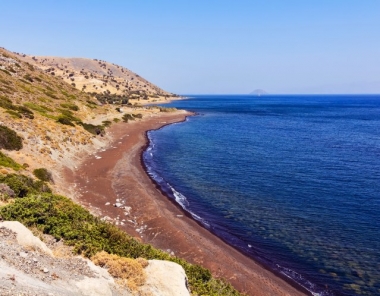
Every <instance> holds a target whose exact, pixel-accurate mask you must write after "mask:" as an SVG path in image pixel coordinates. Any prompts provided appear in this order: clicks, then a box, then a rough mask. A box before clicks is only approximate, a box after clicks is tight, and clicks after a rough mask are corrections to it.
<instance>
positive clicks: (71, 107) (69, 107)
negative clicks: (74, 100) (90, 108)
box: [61, 103, 79, 111]
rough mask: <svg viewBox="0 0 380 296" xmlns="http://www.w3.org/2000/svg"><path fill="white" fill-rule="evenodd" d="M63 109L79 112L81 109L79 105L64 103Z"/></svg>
mask: <svg viewBox="0 0 380 296" xmlns="http://www.w3.org/2000/svg"><path fill="white" fill-rule="evenodd" d="M61 107H63V108H67V109H70V110H72V111H78V110H79V107H78V106H77V105H74V104H68V103H62V104H61Z"/></svg>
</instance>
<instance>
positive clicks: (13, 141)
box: [0, 125, 22, 150]
mask: <svg viewBox="0 0 380 296" xmlns="http://www.w3.org/2000/svg"><path fill="white" fill-rule="evenodd" d="M0 148H2V149H5V150H20V149H22V138H21V137H20V136H19V135H17V133H16V132H15V131H14V130H11V129H10V128H8V127H6V126H3V125H0Z"/></svg>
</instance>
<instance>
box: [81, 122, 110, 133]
mask: <svg viewBox="0 0 380 296" xmlns="http://www.w3.org/2000/svg"><path fill="white" fill-rule="evenodd" d="M79 124H80V125H81V126H83V128H84V129H85V130H86V131H88V132H89V133H91V134H93V135H104V133H105V131H104V126H101V125H93V124H91V123H84V122H79Z"/></svg>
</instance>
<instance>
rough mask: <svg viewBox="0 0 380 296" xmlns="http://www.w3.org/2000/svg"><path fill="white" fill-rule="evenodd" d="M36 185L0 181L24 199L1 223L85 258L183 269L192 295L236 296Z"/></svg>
mask: <svg viewBox="0 0 380 296" xmlns="http://www.w3.org/2000/svg"><path fill="white" fill-rule="evenodd" d="M21 178H22V179H25V178H27V177H25V176H22V177H21ZM36 182H37V183H38V182H42V181H32V180H30V179H25V180H24V182H20V180H19V179H17V177H16V176H15V175H7V176H2V177H0V183H5V184H7V185H8V186H9V187H10V188H11V189H12V190H14V191H15V193H16V195H17V196H19V197H23V198H16V199H15V202H13V203H11V204H8V205H6V206H4V207H2V208H0V215H1V217H2V218H3V219H5V220H10V221H13V220H16V221H20V222H21V223H23V224H24V225H26V226H28V227H36V228H37V229H39V230H40V231H42V232H44V233H47V234H50V235H53V236H54V237H55V238H56V239H58V240H60V239H63V241H64V242H65V244H67V245H70V246H73V247H74V250H75V252H77V253H78V254H82V255H84V256H86V257H92V256H94V255H96V254H97V253H99V252H102V251H105V252H107V253H108V254H115V255H118V256H121V257H127V258H134V259H136V258H139V257H141V258H146V259H160V260H169V261H173V262H176V263H178V264H180V265H182V266H183V268H184V269H185V271H186V274H187V276H188V279H189V285H190V288H191V290H192V293H193V295H239V293H238V292H237V291H236V290H234V289H233V288H232V287H231V286H230V285H229V284H226V283H225V282H223V281H221V280H218V279H215V278H213V277H212V276H211V273H210V271H209V270H207V269H205V268H203V267H201V266H199V265H193V264H190V263H188V262H186V261H185V260H183V259H180V258H177V257H173V256H170V255H169V254H167V253H165V252H163V251H161V250H158V249H155V248H153V247H152V246H151V245H147V244H142V243H140V242H138V241H137V240H135V239H134V238H132V237H130V236H129V235H127V234H126V233H125V232H123V231H122V230H121V229H119V228H118V227H116V226H115V225H113V224H110V223H107V222H105V221H102V220H101V219H99V218H97V217H95V216H93V215H92V214H91V213H90V212H89V211H87V210H86V209H84V208H82V207H81V206H79V205H77V204H75V203H74V202H72V201H71V200H70V199H68V198H66V197H63V196H59V195H55V194H52V193H46V192H42V191H40V192H38V191H37V190H36V189H35V187H36ZM22 190H23V191H22Z"/></svg>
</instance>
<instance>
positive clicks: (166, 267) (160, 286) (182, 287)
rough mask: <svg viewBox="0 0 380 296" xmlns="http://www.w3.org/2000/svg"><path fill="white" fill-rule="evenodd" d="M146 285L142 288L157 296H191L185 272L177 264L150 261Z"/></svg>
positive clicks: (146, 269) (146, 270)
mask: <svg viewBox="0 0 380 296" xmlns="http://www.w3.org/2000/svg"><path fill="white" fill-rule="evenodd" d="M145 272H146V275H147V279H146V283H145V284H144V286H143V287H142V288H141V290H142V291H144V292H146V293H151V294H152V295H155V296H189V295H190V292H189V290H188V288H187V277H186V273H185V270H184V269H183V268H182V266H180V265H179V264H177V263H174V262H170V261H162V260H149V265H148V266H147V267H146V268H145Z"/></svg>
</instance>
